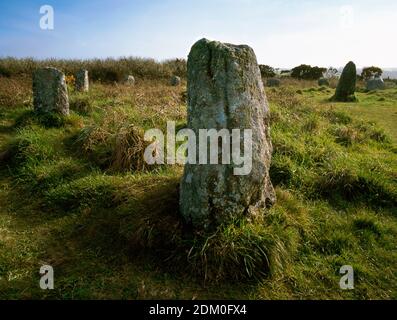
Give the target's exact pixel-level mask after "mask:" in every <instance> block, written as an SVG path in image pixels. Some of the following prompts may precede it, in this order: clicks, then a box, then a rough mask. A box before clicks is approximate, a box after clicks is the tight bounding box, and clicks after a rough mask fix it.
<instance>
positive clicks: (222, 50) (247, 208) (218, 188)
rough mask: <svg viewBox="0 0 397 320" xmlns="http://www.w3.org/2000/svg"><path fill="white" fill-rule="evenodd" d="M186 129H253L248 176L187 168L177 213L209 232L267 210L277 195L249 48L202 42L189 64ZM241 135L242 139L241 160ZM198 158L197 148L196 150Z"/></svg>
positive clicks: (265, 112) (226, 169) (265, 115)
mask: <svg viewBox="0 0 397 320" xmlns="http://www.w3.org/2000/svg"><path fill="white" fill-rule="evenodd" d="M188 128H190V129H192V130H193V131H194V132H195V134H196V137H197V141H198V137H199V133H198V131H199V129H216V130H221V129H229V132H231V130H232V129H241V130H243V129H252V170H251V171H250V173H248V174H247V175H235V174H234V169H235V168H241V165H237V164H235V163H234V162H233V161H231V163H230V164H218V165H216V164H200V165H198V164H197V165H194V164H186V165H185V170H184V175H183V178H182V181H181V187H180V212H181V214H182V216H183V217H184V219H185V221H186V222H187V223H189V224H191V225H193V227H195V228H204V229H210V228H214V227H216V226H217V225H219V224H221V223H223V222H226V221H230V220H232V219H235V218H239V217H242V216H246V215H249V214H250V213H251V212H253V210H252V209H253V208H265V207H270V206H271V205H272V204H273V203H274V202H275V200H276V199H275V193H274V189H273V186H272V183H271V181H270V178H269V167H270V161H271V154H272V144H271V140H270V130H269V107H268V103H267V99H266V95H265V91H264V87H263V83H262V79H261V74H260V71H259V67H258V64H257V60H256V56H255V53H254V51H253V50H252V49H251V48H250V47H248V46H236V45H232V44H223V43H220V42H216V41H212V42H211V41H209V40H206V39H202V40H200V41H198V42H197V43H196V44H195V45H194V46H193V47H192V49H191V52H190V54H189V59H188ZM243 141H244V138H243V133H242V132H241V134H240V145H241V150H242V151H241V153H242V154H243V152H244V151H243V150H244V149H243ZM197 154H198V147H197Z"/></svg>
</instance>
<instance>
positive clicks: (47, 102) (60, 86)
mask: <svg viewBox="0 0 397 320" xmlns="http://www.w3.org/2000/svg"><path fill="white" fill-rule="evenodd" d="M33 105H34V109H35V111H37V112H54V113H59V114H62V115H68V114H69V97H68V89H67V85H66V81H65V75H64V74H63V73H62V72H61V71H59V70H57V69H55V68H41V69H38V70H36V71H35V72H34V73H33Z"/></svg>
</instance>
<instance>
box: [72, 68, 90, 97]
mask: <svg viewBox="0 0 397 320" xmlns="http://www.w3.org/2000/svg"><path fill="white" fill-rule="evenodd" d="M75 89H76V90H77V91H83V92H88V90H89V80H88V71H87V70H79V71H78V72H77V73H76V79H75Z"/></svg>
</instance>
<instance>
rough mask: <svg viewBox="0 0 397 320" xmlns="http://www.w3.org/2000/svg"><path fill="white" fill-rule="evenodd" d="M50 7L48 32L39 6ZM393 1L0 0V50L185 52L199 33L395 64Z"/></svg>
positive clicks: (322, 58)
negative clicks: (51, 15)
mask: <svg viewBox="0 0 397 320" xmlns="http://www.w3.org/2000/svg"><path fill="white" fill-rule="evenodd" d="M46 4H48V5H51V6H53V8H54V12H55V16H54V21H55V28H54V30H51V31H49V30H41V29H40V27H39V20H40V18H41V15H40V13H39V9H40V7H41V6H42V5H46ZM396 30H397V1H395V0H377V1H372V0H345V1H342V0H323V1H321V0H317V1H306V0H300V1H299V0H295V1H294V0H201V1H193V0H185V1H182V0H146V1H145V0H129V1H127V0H97V1H93V0H79V1H77V0H68V1H66V0H61V1H54V0H30V1H27V0H26V1H22V0H13V1H2V2H1V3H0V56H17V57H36V58H47V57H57V58H92V57H99V58H103V57H109V56H111V57H119V56H141V57H151V58H155V59H158V60H163V59H168V58H174V57H186V56H187V54H188V52H189V50H190V47H191V46H192V44H193V43H194V42H195V41H196V40H198V39H200V38H203V37H207V38H210V39H216V40H220V41H224V42H231V43H236V44H248V45H250V46H251V47H253V49H254V50H255V52H256V54H257V57H258V61H259V62H260V63H263V64H269V65H272V66H275V67H293V66H296V65H298V64H301V63H307V64H312V65H321V66H343V65H344V64H345V63H346V62H347V61H349V60H353V61H355V62H356V64H357V65H358V66H368V65H378V66H381V67H397V41H396V39H395V33H396Z"/></svg>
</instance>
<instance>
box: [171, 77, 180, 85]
mask: <svg viewBox="0 0 397 320" xmlns="http://www.w3.org/2000/svg"><path fill="white" fill-rule="evenodd" d="M170 84H171V86H174V87H176V86H179V85H180V84H181V78H180V77H178V76H172V78H171V80H170Z"/></svg>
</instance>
